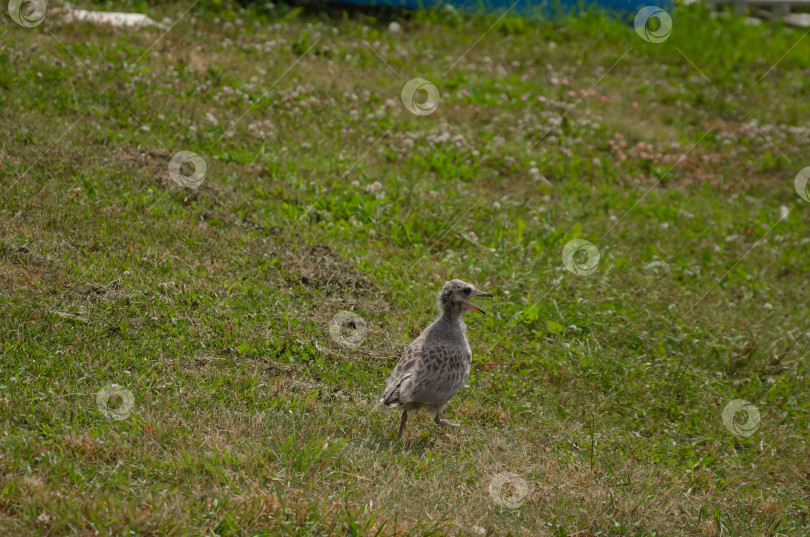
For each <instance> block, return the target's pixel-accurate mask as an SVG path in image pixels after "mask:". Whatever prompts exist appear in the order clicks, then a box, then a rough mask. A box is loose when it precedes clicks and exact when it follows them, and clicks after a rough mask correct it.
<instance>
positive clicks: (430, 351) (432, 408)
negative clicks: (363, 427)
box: [376, 280, 492, 440]
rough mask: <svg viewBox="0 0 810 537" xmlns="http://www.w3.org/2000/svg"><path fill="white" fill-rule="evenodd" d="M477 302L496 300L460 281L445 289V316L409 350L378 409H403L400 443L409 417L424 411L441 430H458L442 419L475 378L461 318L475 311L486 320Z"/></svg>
mask: <svg viewBox="0 0 810 537" xmlns="http://www.w3.org/2000/svg"><path fill="white" fill-rule="evenodd" d="M477 296H487V297H491V296H492V295H491V294H489V293H485V292H483V291H479V290H478V289H477V288H476V287H475V286H474V285H472V284H469V283H466V282H463V281H461V280H450V281H449V282H447V283H446V284H444V287H443V288H442V290H441V292H440V293H439V308H440V309H441V315H440V316H439V318H438V319H436V320H435V321H433V324H431V325H430V326H428V327H427V328H425V330H424V331H423V332H422V333H421V334H420V335H419V337H418V338H416V339H415V340H414V341H413V343H411V344H410V345H409V346H408V348H407V349H405V353H404V354H403V355H402V358H400V359H399V363H397V365H396V367H395V368H394V372H393V373H391V376H390V377H388V380H387V381H386V383H385V392H384V393H383V395H382V397H381V398H380V399H379V401H378V402H377V405H376V407H377V408H382V407H391V408H399V407H402V420H401V421H400V423H399V433H398V434H397V440H399V439H400V437H401V436H402V431H404V430H405V422H406V421H407V420H408V415H409V414H415V413H417V412H418V411H420V410H425V411H426V412H427V413H428V415H429V416H431V417H432V418H433V421H434V422H435V423H436V425H442V426H445V427H458V424H456V423H450V422H449V421H447V420H443V419H441V418H440V417H439V416H440V415H441V413H442V411H443V410H444V407H446V406H447V403H448V401H450V399H452V398H453V396H454V395H456V394H457V393H458V391H459V390H460V389H461V388H463V387H464V384H465V383H466V382H467V376H468V375H469V374H470V364H471V363H472V351H471V350H470V344H469V343H467V336H466V335H465V331H466V328H467V327H466V326H465V325H464V322H463V321H462V320H461V317H462V315H464V313H466V312H468V311H470V310H475V311H479V312H481V313H483V314H484V315H486V312H485V311H484V310H482V309H481V308H479V307H478V306H476V305H475V304H473V303H472V302H471V301H470V299H471V298H473V297H477Z"/></svg>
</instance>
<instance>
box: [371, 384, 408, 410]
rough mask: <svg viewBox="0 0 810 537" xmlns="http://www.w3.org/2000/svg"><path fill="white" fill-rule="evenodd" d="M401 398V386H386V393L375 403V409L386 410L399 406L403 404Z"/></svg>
mask: <svg viewBox="0 0 810 537" xmlns="http://www.w3.org/2000/svg"><path fill="white" fill-rule="evenodd" d="M403 405H404V403H402V402H401V401H400V400H399V386H389V387H388V388H386V390H385V393H383V395H382V397H380V398H379V399H378V400H377V402H376V403H375V405H374V410H385V409H387V408H399V407H401V406H403Z"/></svg>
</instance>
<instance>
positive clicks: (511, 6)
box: [310, 0, 673, 18]
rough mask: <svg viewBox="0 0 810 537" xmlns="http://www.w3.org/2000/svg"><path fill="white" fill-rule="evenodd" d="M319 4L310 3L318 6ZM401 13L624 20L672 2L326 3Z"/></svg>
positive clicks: (399, 0) (491, 0) (492, 0)
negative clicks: (589, 14) (590, 14)
mask: <svg viewBox="0 0 810 537" xmlns="http://www.w3.org/2000/svg"><path fill="white" fill-rule="evenodd" d="M319 1H320V0H310V2H314V3H318V2H319ZM329 1H338V2H342V3H347V4H360V5H370V6H380V7H383V6H384V7H394V8H402V9H435V8H437V7H442V6H445V5H451V6H453V7H454V8H456V9H458V10H459V11H466V12H474V11H482V10H483V11H489V12H496V13H497V12H503V11H506V10H510V11H511V12H514V13H517V14H519V15H522V16H526V17H530V18H531V17H542V18H554V17H558V16H560V15H565V14H570V13H578V12H580V13H581V12H583V11H603V12H606V13H609V14H612V15H615V16H619V17H622V18H627V17H628V16H631V18H632V15H634V14H635V13H636V11H638V9H639V8H641V7H643V6H658V7H660V8H662V9H664V10H666V11H668V12H670V13H671V12H672V9H673V3H672V0H329Z"/></svg>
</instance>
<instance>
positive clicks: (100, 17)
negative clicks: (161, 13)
mask: <svg viewBox="0 0 810 537" xmlns="http://www.w3.org/2000/svg"><path fill="white" fill-rule="evenodd" d="M51 12H52V13H64V14H65V19H64V21H65V22H68V23H70V22H74V21H83V22H90V23H93V24H109V25H110V26H119V27H121V26H126V27H130V28H142V27H144V26H156V27H158V28H162V29H166V28H168V26H166V25H165V24H161V23H159V22H156V21H154V20H152V19H150V18H149V17H148V16H146V15H144V14H143V13H121V12H117V11H88V10H86V9H73V8H71V7H68V8H64V9H54V10H52V11H51Z"/></svg>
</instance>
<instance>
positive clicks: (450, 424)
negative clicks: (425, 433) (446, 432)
mask: <svg viewBox="0 0 810 537" xmlns="http://www.w3.org/2000/svg"><path fill="white" fill-rule="evenodd" d="M433 422H434V423H435V424H436V425H440V426H442V427H460V425H459V424H458V423H453V422H450V421H447V420H443V419H439V415H438V414H436V417H435V418H433Z"/></svg>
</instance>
